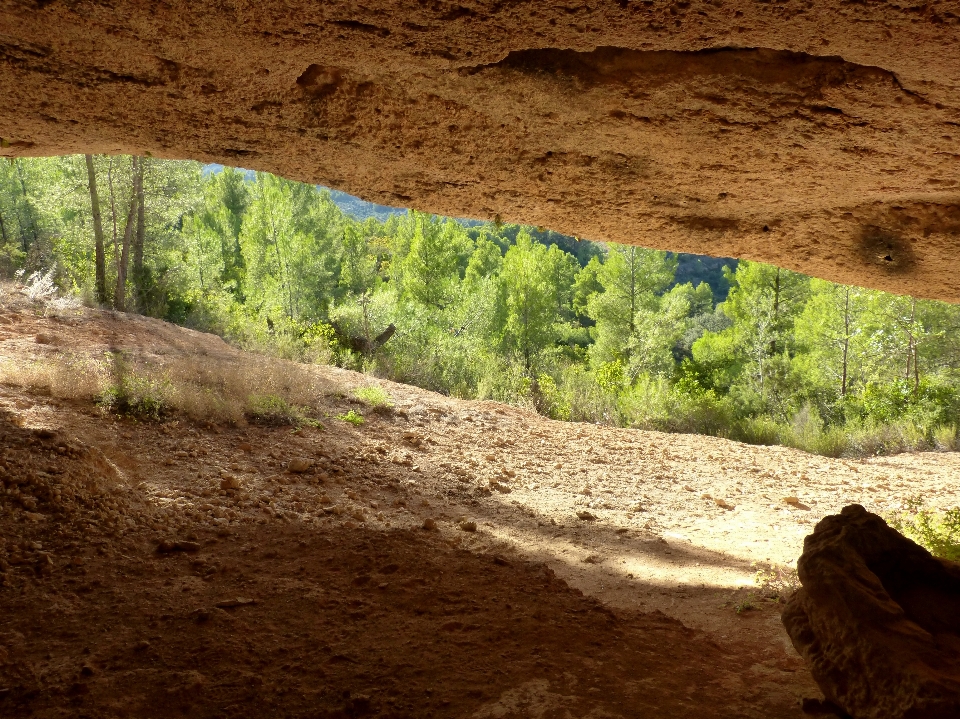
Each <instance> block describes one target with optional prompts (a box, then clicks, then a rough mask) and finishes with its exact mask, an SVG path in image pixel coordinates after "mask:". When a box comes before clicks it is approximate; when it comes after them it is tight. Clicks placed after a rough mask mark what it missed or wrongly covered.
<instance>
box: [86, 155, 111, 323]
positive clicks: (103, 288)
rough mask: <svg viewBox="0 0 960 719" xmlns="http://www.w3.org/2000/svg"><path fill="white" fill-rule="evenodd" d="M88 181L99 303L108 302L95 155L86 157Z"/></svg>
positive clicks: (96, 290)
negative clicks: (94, 162)
mask: <svg viewBox="0 0 960 719" xmlns="http://www.w3.org/2000/svg"><path fill="white" fill-rule="evenodd" d="M86 160H87V180H88V182H89V186H90V206H91V210H92V213H93V241H94V245H95V247H96V265H97V285H96V289H95V294H96V297H97V302H98V303H99V304H104V303H106V301H107V260H106V256H105V254H104V251H103V219H102V218H101V217H100V194H99V193H98V192H97V172H96V170H95V169H94V167H93V155H86Z"/></svg>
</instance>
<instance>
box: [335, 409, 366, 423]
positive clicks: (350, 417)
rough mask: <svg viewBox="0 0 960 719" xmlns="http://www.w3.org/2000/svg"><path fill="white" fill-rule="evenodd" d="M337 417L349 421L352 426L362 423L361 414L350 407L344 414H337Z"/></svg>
mask: <svg viewBox="0 0 960 719" xmlns="http://www.w3.org/2000/svg"><path fill="white" fill-rule="evenodd" d="M337 419H339V420H340V421H342V422H349V423H350V424H352V425H353V426H354V427H359V426H360V425H361V424H363V415H362V414H360V413H359V412H357V411H356V410H352V409H351V410H350V411H349V412H347V413H346V414H338V415H337Z"/></svg>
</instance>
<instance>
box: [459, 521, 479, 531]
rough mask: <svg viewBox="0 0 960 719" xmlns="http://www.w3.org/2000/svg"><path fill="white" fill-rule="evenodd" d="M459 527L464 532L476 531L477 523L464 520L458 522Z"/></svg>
mask: <svg viewBox="0 0 960 719" xmlns="http://www.w3.org/2000/svg"><path fill="white" fill-rule="evenodd" d="M459 527H460V529H461V531H464V532H476V531H477V523H476V522H472V521H468V520H464V521H462V522H460V524H459Z"/></svg>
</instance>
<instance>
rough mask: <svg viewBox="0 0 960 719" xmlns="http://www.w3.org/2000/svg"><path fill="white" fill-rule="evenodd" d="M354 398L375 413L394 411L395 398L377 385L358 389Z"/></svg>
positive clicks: (354, 392) (354, 393)
mask: <svg viewBox="0 0 960 719" xmlns="http://www.w3.org/2000/svg"><path fill="white" fill-rule="evenodd" d="M353 396H354V397H356V398H357V399H358V400H360V401H361V402H363V403H364V404H365V405H367V406H368V407H370V408H371V409H373V410H375V411H377V410H379V411H381V412H382V411H385V410H390V409H393V398H392V397H391V396H390V395H389V394H388V393H387V391H386V390H385V389H384V388H383V387H378V386H377V385H368V386H366V387H358V388H357V389H355V390H354V391H353Z"/></svg>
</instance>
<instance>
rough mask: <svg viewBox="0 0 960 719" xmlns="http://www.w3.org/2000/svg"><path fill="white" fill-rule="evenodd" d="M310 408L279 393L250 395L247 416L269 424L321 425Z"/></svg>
mask: <svg viewBox="0 0 960 719" xmlns="http://www.w3.org/2000/svg"><path fill="white" fill-rule="evenodd" d="M308 412H309V409H308V408H307V407H302V406H300V405H296V404H291V403H290V402H288V401H287V400H286V399H284V398H283V397H281V396H279V395H275V394H268V395H257V394H252V395H250V398H249V401H248V405H247V416H248V417H250V418H251V419H254V420H258V421H260V422H265V423H267V424H289V425H293V426H295V427H302V426H304V425H306V426H311V427H320V426H321V425H320V423H319V422H318V421H317V420H315V419H313V418H312V417H310V415H309V414H308Z"/></svg>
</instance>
